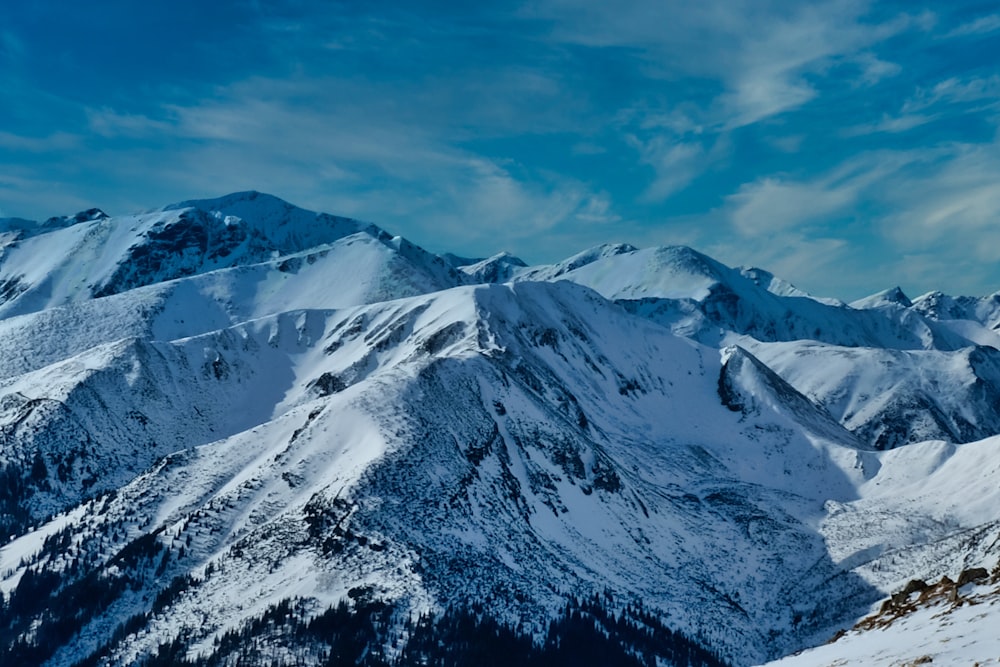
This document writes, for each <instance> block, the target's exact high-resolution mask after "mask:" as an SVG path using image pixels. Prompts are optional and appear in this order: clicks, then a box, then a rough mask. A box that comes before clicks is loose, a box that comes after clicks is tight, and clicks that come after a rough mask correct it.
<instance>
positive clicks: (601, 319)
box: [0, 193, 1000, 665]
mask: <svg viewBox="0 0 1000 667" xmlns="http://www.w3.org/2000/svg"><path fill="white" fill-rule="evenodd" d="M66 224H67V226H62V227H57V228H55V229H53V230H50V231H39V230H37V229H34V228H31V227H30V225H26V224H20V223H19V225H20V226H19V227H17V228H16V229H14V228H12V230H8V231H5V232H4V233H3V235H2V236H0V245H2V250H0V285H3V287H0V294H3V297H2V299H0V314H2V316H3V319H0V438H2V440H0V445H2V449H0V463H2V464H9V465H14V466H21V467H23V469H24V470H28V469H29V468H30V467H31V465H32V461H33V459H34V457H35V456H36V453H37V454H39V455H41V456H42V459H43V460H44V462H45V466H46V468H47V470H48V479H47V481H46V482H45V483H44V484H38V485H36V486H34V487H31V489H30V493H29V494H28V495H27V496H26V497H25V499H24V503H23V505H24V508H25V510H26V511H27V512H29V514H30V516H31V521H30V522H29V525H30V526H31V527H30V529H27V530H26V531H23V534H19V535H18V536H16V537H14V538H13V539H9V538H7V537H4V538H3V539H0V545H3V546H2V547H0V591H3V592H4V593H5V594H9V593H10V592H11V591H13V590H14V589H15V588H16V586H17V585H18V583H19V581H20V580H21V578H22V577H23V575H24V573H25V571H26V568H27V566H29V565H31V566H33V567H36V568H37V567H39V566H41V565H44V566H45V567H47V568H49V569H53V570H55V571H64V570H66V569H67V568H69V565H70V563H71V561H72V560H73V559H74V558H77V557H80V556H81V554H88V555H89V556H90V557H91V558H93V559H94V560H95V561H96V562H97V563H99V564H101V565H100V567H105V568H107V571H108V572H111V573H113V570H114V568H115V567H116V565H115V564H114V557H115V554H117V553H118V552H119V551H120V550H121V548H122V547H123V546H124V545H126V544H127V543H128V542H129V541H131V540H134V539H135V538H137V537H139V536H141V535H144V534H151V533H155V535H156V540H157V541H158V543H159V544H161V545H163V546H165V547H168V548H169V550H170V553H171V554H172V557H171V559H170V560H169V565H167V566H165V570H164V571H163V572H162V573H159V574H157V575H155V576H153V574H152V573H151V572H149V573H146V578H145V579H143V581H142V583H141V585H139V586H138V587H137V588H136V589H135V590H131V589H130V590H129V591H128V592H126V593H125V594H123V595H122V596H121V598H119V599H118V600H117V601H116V602H114V604H113V605H112V606H111V607H109V608H108V609H107V610H106V611H105V612H104V613H102V614H100V615H99V616H98V617H96V618H95V619H93V620H92V621H90V622H89V623H88V624H87V625H86V627H84V628H82V629H81V632H80V633H79V634H77V635H76V636H75V637H74V638H73V639H72V640H70V641H69V642H68V643H67V644H66V645H64V646H62V647H60V648H59V650H58V651H57V652H56V654H55V656H54V657H53V659H52V660H51V664H54V665H69V664H72V663H73V662H74V661H75V660H77V659H79V657H80V656H85V655H87V654H88V653H89V652H91V651H93V650H94V649H95V648H96V647H98V646H99V645H100V644H101V643H103V642H104V641H106V640H107V638H108V637H109V636H110V635H111V633H112V632H113V631H114V629H115V628H116V626H117V625H118V624H119V623H121V622H122V621H123V620H124V619H126V618H128V617H130V616H132V615H133V614H136V613H140V612H143V611H146V610H148V609H150V606H149V605H150V601H151V600H152V599H153V598H155V597H156V595H157V593H158V592H159V591H160V590H162V589H163V588H164V586H166V584H167V583H169V582H170V581H171V579H172V578H174V577H177V576H181V575H193V576H194V577H195V579H196V580H197V582H198V583H197V584H196V585H193V586H191V587H190V588H188V589H187V590H185V591H183V592H182V593H181V594H180V595H178V596H177V598H176V599H175V600H173V601H172V602H171V604H170V606H169V607H168V608H166V609H164V610H162V611H160V612H158V613H156V614H152V615H151V617H150V618H149V620H148V623H147V624H146V625H145V626H144V627H143V628H142V629H141V630H140V631H138V632H136V633H133V634H131V635H129V636H127V637H126V638H125V639H124V640H123V641H122V642H121V643H120V644H118V645H117V646H116V647H115V648H114V651H113V654H112V655H111V657H110V659H111V660H112V662H119V663H128V662H129V661H132V660H134V659H136V658H137V657H138V656H140V655H143V654H145V653H148V652H150V651H153V650H155V649H156V648H157V646H159V645H160V644H161V643H163V642H166V641H169V640H170V639H172V638H173V637H175V636H176V635H177V634H178V633H179V632H181V631H185V632H189V633H191V637H192V645H193V647H194V648H193V650H194V651H195V652H197V651H198V650H199V647H200V648H207V647H209V646H211V643H212V641H213V640H214V639H215V638H217V637H218V636H219V635H220V634H221V633H223V632H224V631H226V630H227V629H232V628H235V627H238V626H239V625H240V624H241V623H242V622H243V621H244V620H246V619H249V618H252V617H254V616H255V615H258V614H260V613H261V612H262V611H264V610H265V609H266V608H267V607H268V606H269V605H271V604H273V603H275V602H277V601H278V600H280V599H282V598H284V597H288V596H300V597H304V598H309V599H311V600H313V604H314V606H315V609H316V611H317V612H319V611H321V610H322V609H323V608H325V606H327V605H330V604H333V603H336V602H337V601H339V600H341V599H343V598H344V596H345V595H347V593H348V591H350V590H352V589H358V588H360V587H371V589H372V590H373V591H374V592H375V593H376V594H377V595H378V596H381V597H383V598H385V599H387V600H394V601H398V602H400V603H401V604H402V605H403V607H404V608H409V609H411V610H413V611H421V610H426V609H440V608H442V607H444V606H445V605H447V604H449V603H456V602H462V601H463V600H465V601H467V600H478V601H483V602H484V603H485V604H486V606H487V608H488V609H489V610H490V611H491V612H492V613H494V614H497V615H498V616H500V617H503V618H507V619H508V620H511V621H518V620H524V621H525V622H526V624H527V626H528V627H529V628H534V630H536V631H541V630H542V629H543V624H544V620H545V619H546V618H547V617H548V616H549V615H550V614H552V613H554V612H555V611H557V610H558V609H560V608H561V606H562V604H563V601H564V600H565V596H567V595H571V594H588V595H589V594H591V593H595V592H603V591H610V592H613V593H614V594H615V595H616V596H617V597H618V598H619V599H623V600H628V599H641V600H643V602H644V603H645V604H646V605H648V606H649V607H651V608H653V609H655V610H656V612H657V613H658V614H660V615H661V616H662V617H663V618H664V620H665V622H666V623H667V624H668V625H669V626H670V627H672V628H674V629H676V630H680V631H682V632H685V633H688V634H689V635H690V636H697V637H699V638H700V639H701V640H703V641H705V642H707V643H709V644H710V645H711V646H713V647H714V648H716V649H717V650H719V651H720V652H721V653H722V654H723V655H724V656H726V657H727V658H729V659H731V660H733V661H734V662H735V663H737V664H754V663H761V662H763V661H765V660H768V659H773V658H775V657H778V656H780V655H784V654H787V653H789V652H791V651H794V650H799V649H802V648H804V647H807V646H812V645H816V644H820V643H822V642H824V641H826V640H827V639H829V638H830V637H831V636H832V635H833V634H834V632H836V631H837V630H838V629H842V628H846V627H850V626H852V625H853V624H854V622H856V621H857V620H858V619H859V618H861V617H862V616H864V615H865V614H867V613H869V612H870V611H871V610H872V609H873V608H877V606H878V604H879V603H880V601H881V600H882V599H883V598H884V597H885V596H887V595H889V594H891V593H893V592H895V591H897V590H899V589H900V588H901V587H902V586H904V585H905V584H906V582H907V581H909V580H910V579H912V578H916V577H919V578H924V579H927V580H931V579H937V578H940V577H941V576H944V575H948V576H950V577H953V578H954V577H956V576H957V575H958V574H959V572H960V571H961V570H962V569H964V568H967V567H987V568H992V567H993V566H995V564H996V561H997V548H996V544H997V540H998V536H1000V523H998V522H1000V485H998V484H997V479H998V476H1000V469H998V466H1000V439H998V438H993V437H985V436H989V435H993V434H995V433H998V432H1000V411H998V410H997V408H996V406H997V405H1000V363H998V360H997V355H998V354H1000V353H997V351H996V350H995V349H994V348H992V347H986V346H984V344H989V343H990V342H991V341H992V340H994V337H995V334H994V333H993V329H992V327H993V326H994V325H995V323H996V322H995V320H996V319H997V312H998V309H997V308H995V307H994V305H993V304H994V302H993V300H992V299H989V298H986V299H980V300H969V299H965V300H962V299H953V298H951V297H944V296H943V295H933V294H932V295H925V297H921V298H919V299H916V300H914V301H912V302H910V301H909V300H908V299H906V298H905V295H901V294H897V293H896V292H894V291H892V290H889V291H887V292H885V293H882V294H879V295H875V296H874V297H871V298H870V299H867V300H863V301H861V302H856V303H855V304H852V306H847V305H845V304H842V303H840V302H838V301H835V300H831V299H817V298H814V297H812V296H810V295H806V294H804V293H802V292H801V291H799V290H797V289H795V288H794V287H793V286H791V285H789V284H787V283H785V282H783V281H781V280H780V279H778V278H775V277H774V276H772V275H770V274H768V273H767V272H766V271H762V270H760V269H743V270H738V269H731V268H728V267H725V266H723V265H721V264H719V263H718V262H715V261H714V260H712V259H711V258H708V257H706V256H704V255H701V254H699V253H697V252H695V251H692V250H690V249H687V248H656V249H646V250H638V249H635V248H633V247H631V246H627V245H615V246H602V247H599V248H595V249H593V250H590V251H586V252H584V253H580V254H578V255H576V256H574V257H571V258H570V259H568V260H566V261H565V262H562V263H559V264H556V265H552V266H543V267H526V266H524V265H523V262H520V260H517V258H512V257H510V256H508V255H503V254H501V255H497V256H495V257H492V258H489V259H484V260H475V261H471V260H470V262H469V263H467V264H464V265H463V264H462V263H461V262H459V261H457V258H453V257H450V256H449V257H448V258H442V257H438V256H436V255H433V254H431V253H428V252H426V251H424V250H422V249H420V248H417V247H416V246H413V245H412V244H409V243H408V242H406V241H405V240H404V239H401V238H399V237H392V236H390V235H389V234H387V233H385V232H383V231H381V230H379V229H378V228H376V227H374V226H372V225H366V224H363V223H358V222H356V221H351V220H347V219H344V218H334V217H333V216H318V215H316V214H313V213H309V212H306V211H302V210H300V209H295V208H294V207H290V206H289V205H287V204H285V203H284V202H281V201H280V200H276V199H274V198H271V197H268V196H267V195H260V194H257V193H240V194H236V195H231V196H229V197H225V198H221V199H219V200H206V201H199V202H187V203H184V204H180V205H177V206H173V207H167V208H165V209H162V210H159V211H154V212H152V213H148V214H141V215H137V216H129V217H123V218H111V219H107V218H103V217H102V218H99V219H95V220H84V221H82V222H78V223H76V224H69V222H68V221H67V223H66ZM22 227H24V228H26V229H28V228H30V229H34V231H31V232H30V233H29V232H26V231H23V230H21V228H22ZM19 230H21V231H19ZM33 258H34V259H33ZM39 258H43V259H39ZM137 267H139V268H142V270H138V269H137ZM496 281H503V282H499V283H498V282H496ZM507 281H512V282H507ZM487 283H489V284H487ZM95 297H99V298H95ZM907 304H908V305H907ZM945 440H947V442H946V441H945ZM955 442H958V443H964V444H953V443H955ZM884 447H894V448H892V449H889V450H888V451H881V449H882V448H884ZM110 489H115V490H116V493H114V494H113V495H111V496H105V495H102V494H101V492H103V491H105V490H110ZM93 498H96V499H93ZM49 517H51V518H49ZM67 530H68V531H69V533H70V535H71V539H70V545H71V546H70V548H69V549H68V550H67V551H66V552H65V553H56V554H51V553H50V554H46V555H45V556H43V557H42V558H41V559H38V558H37V556H36V554H38V552H39V550H40V548H41V547H42V544H43V543H44V540H45V538H46V537H47V536H53V535H56V534H57V533H59V532H60V531H67ZM182 547H183V555H182V552H181V548H182ZM994 600H995V596H994V597H991V598H988V599H987V598H986V597H984V598H983V601H982V602H981V604H979V605H976V606H968V607H961V608H958V609H956V610H955V611H954V612H951V614H949V615H946V616H940V614H939V612H940V610H937V611H935V610H931V609H928V610H920V611H918V612H916V613H914V614H913V615H912V616H911V617H907V618H906V619H900V620H899V621H897V625H893V626H892V627H890V628H889V629H887V630H872V631H867V632H859V633H849V634H848V635H847V636H845V637H843V638H842V639H841V640H840V641H838V642H837V643H836V644H833V645H831V646H830V647H827V648H820V649H816V652H815V653H806V654H803V655H802V656H800V657H797V658H789V659H788V660H790V661H793V662H790V663H789V664H855V663H852V662H847V663H840V662H837V660H848V661H851V660H856V661H857V662H856V664H883V663H878V662H876V661H875V660H876V658H877V659H878V660H882V659H883V658H882V657H878V656H880V655H884V660H885V661H886V662H884V664H897V663H896V662H892V661H893V660H896V661H897V662H898V661H902V660H909V659H911V656H910V653H909V652H907V651H909V649H910V648H913V650H914V651H916V653H914V654H913V656H912V657H920V656H921V655H925V654H927V655H931V654H933V655H935V656H941V657H940V658H939V657H935V658H934V659H935V663H944V664H947V660H951V659H953V658H952V657H948V656H953V657H954V659H955V660H957V659H959V658H960V657H962V658H964V656H967V655H968V656H972V655H975V656H976V658H975V659H978V660H980V661H981V664H986V663H982V660H984V659H985V658H986V657H989V656H990V655H992V656H993V657H994V658H996V657H1000V652H997V651H995V650H994V644H991V643H990V642H994V641H995V639H993V637H995V634H990V633H989V632H987V631H986V630H985V628H988V627H991V625H990V624H991V623H994V624H995V621H996V614H995V612H994V611H993V610H994V607H995V602H994ZM977 613H978V615H977ZM952 619H954V620H952ZM965 627H969V628H974V627H975V628H982V630H981V631H978V632H972V631H971V630H970V631H969V632H967V633H965V636H964V637H959V635H958V634H956V633H958V632H959V630H958V629H962V628H965ZM992 627H997V626H995V625H993V626H992ZM953 628H955V630H954V632H952V629H953ZM963 632H964V630H963ZM918 636H919V637H918ZM935 637H937V638H939V639H943V638H946V637H950V638H951V639H950V640H949V641H948V642H944V643H945V644H948V646H947V647H945V648H940V647H939V649H938V652H937V653H935V652H934V651H932V648H933V647H931V646H930V645H929V644H928V642H933V641H934V639H933V638H935ZM978 637H982V639H981V641H980V640H979V639H977V638H978ZM918 639H919V641H917V640H918ZM921 642H923V643H921ZM976 642H978V643H976ZM966 644H970V645H971V646H966ZM925 645H927V646H926V648H924V646H925ZM893 647H896V648H897V649H899V651H901V652H898V653H891V652H886V653H880V652H882V651H889V650H890V649H893ZM901 647H907V648H906V651H903V649H902V648H901ZM960 648H961V650H963V651H964V650H967V651H972V652H968V653H947V652H946V649H947V651H959V650H960ZM893 650H895V649H893ZM836 651H841V652H840V653H837V652H836ZM918 654H919V655H918ZM810 655H815V656H818V657H816V659H815V660H814V661H812V662H809V661H808V660H809V658H808V656H810ZM827 655H829V656H830V657H829V659H828V658H827V657H826V656H827ZM866 655H867V656H870V657H871V658H872V660H873V661H872V662H866V661H865V660H863V659H862V658H861V656H866ZM795 660H799V661H805V662H794V661H795ZM823 661H827V662H823ZM782 664H784V663H782Z"/></svg>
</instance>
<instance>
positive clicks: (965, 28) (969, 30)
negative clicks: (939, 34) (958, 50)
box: [945, 14, 1000, 38]
mask: <svg viewBox="0 0 1000 667" xmlns="http://www.w3.org/2000/svg"><path fill="white" fill-rule="evenodd" d="M997 30H1000V14H989V15H987V16H980V17H979V18H977V19H975V20H973V21H969V22H968V23H963V24H962V25H960V26H957V27H955V28H953V29H952V30H950V31H948V33H946V34H945V37H946V38H949V37H968V36H970V35H986V34H989V33H991V32H995V31H997Z"/></svg>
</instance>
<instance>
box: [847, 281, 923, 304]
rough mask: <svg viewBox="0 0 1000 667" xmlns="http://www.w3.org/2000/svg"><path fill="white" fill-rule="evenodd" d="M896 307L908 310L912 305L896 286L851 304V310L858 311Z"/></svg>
mask: <svg viewBox="0 0 1000 667" xmlns="http://www.w3.org/2000/svg"><path fill="white" fill-rule="evenodd" d="M888 305H897V306H902V307H903V308H909V307H911V306H912V305H913V302H912V301H910V298H909V297H908V296H906V294H905V293H904V292H903V290H902V288H900V287H899V286H898V285H897V286H896V287H890V288H889V289H887V290H882V291H881V292H877V293H875V294H872V295H871V296H866V297H864V298H863V299H858V300H857V301H854V302H852V303H851V308H855V309H858V310H863V309H867V308H879V307H882V306H888Z"/></svg>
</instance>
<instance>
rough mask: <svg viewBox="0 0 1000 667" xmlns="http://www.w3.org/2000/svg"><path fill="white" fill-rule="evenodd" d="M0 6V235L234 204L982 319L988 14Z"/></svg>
mask: <svg viewBox="0 0 1000 667" xmlns="http://www.w3.org/2000/svg"><path fill="white" fill-rule="evenodd" d="M4 4H5V5H6V6H5V7H4V8H3V12H2V15H0V95H2V98H0V216H20V217H27V218H32V219H42V218H46V217H48V216H51V215H56V214H67V213H72V212H75V211H77V210H80V209H82V208H84V207H89V206H99V207H101V208H103V209H104V210H106V211H108V212H109V213H111V214H115V213H131V212H136V211H139V210H143V209H148V208H152V207H157V206H161V205H165V204H168V203H171V202H175V201H180V200H184V199H191V198H196V197H210V196H217V195H221V194H225V193H228V192H232V191H236V190H247V189H255V190H261V191H265V192H270V193H272V194H275V195H278V196H280V197H283V198H284V199H287V200H289V201H291V202H292V203H295V204H298V205H300V206H304V207H306V208H311V209H314V210H323V211H327V212H331V213H337V214H341V215H349V216H353V217H360V218H362V219H365V220H370V221H373V222H376V223H378V224H380V225H381V226H383V227H385V228H386V229H388V230H390V231H392V232H393V233H399V234H402V235H404V236H407V237H408V238H410V239H412V240H413V241H415V242H417V243H419V244H421V245H423V246H425V247H427V248H428V249H430V250H434V251H437V252H444V251H451V252H456V253H459V254H463V253H464V254H467V255H489V254H492V253H494V252H496V251H499V250H509V251H511V252H514V253H515V254H517V255H520V256H522V257H523V258H524V259H525V260H527V261H529V262H531V263H538V262H547V261H555V260H558V259H561V258H563V257H565V256H568V255H570V254H573V253H575V252H577V251H579V250H582V249H584V248H586V247H589V246H592V245H596V244H598V243H603V242H615V241H626V242H630V243H633V244H636V245H640V246H648V245H661V244H686V245H691V246H693V247H695V248H697V249H699V250H701V251H703V252H706V253H708V254H710V255H712V256H714V257H716V258H717V259H719V260H721V261H723V262H725V263H727V264H730V265H738V264H750V265H756V266H762V267H764V268H766V269H768V270H771V271H773V272H774V273H776V274H778V275H780V276H782V277H784V278H786V279H788V280H791V281H792V282H794V283H796V284H797V285H799V286H800V287H802V288H804V289H807V290H809V291H811V292H814V293H816V294H820V295H824V296H837V297H841V298H845V299H851V298H855V297H859V296H862V295H864V294H867V293H871V292H874V291H877V290H879V289H883V288H886V287H890V286H892V285H895V284H899V285H901V286H902V287H903V289H904V290H905V291H907V292H908V293H909V294H910V296H911V297H912V296H916V295H918V294H920V293H922V292H925V291H928V290H931V289H942V290H944V291H946V292H950V293H960V294H988V293H992V292H995V291H997V290H1000V261H998V260H1000V224H998V223H1000V215H998V212H1000V134H998V127H1000V57H998V54H1000V4H998V3H996V2H957V3H955V2H950V3H945V2H939V3H932V2H928V3H920V2H877V3H876V2H864V1H862V0H826V1H823V2H816V3H811V2H790V1H784V2H767V1H764V0H759V1H743V0H702V1H700V2H697V3H688V2H668V1H666V0H633V1H631V2H625V1H623V2H619V3H610V2H606V1H602V0H574V1H570V0H529V1H526V2H523V3H517V2H502V3H501V2H492V1H491V0H485V1H483V2H479V3H469V4H470V6H469V7H467V8H461V9H457V8H456V7H457V5H458V4H459V3H454V2H443V1H437V0H435V1H424V2H418V1H416V0H410V1H408V2H393V1H392V0H386V1H385V2H381V3H361V2H346V3H337V2H319V1H315V0H286V1H281V2H265V1H263V0H257V1H236V0H216V1H215V2H212V3H206V2H203V1H201V0H198V1H197V2H195V1H192V0H175V1H173V2H170V3H164V2H158V1H155V0H151V1H150V2H147V3H135V2H131V1H128V0H94V1H93V2H87V3H79V2H72V3H71V2H46V1H44V0H34V1H33V2H30V3H29V2H6V3H4ZM473 5H474V6H473Z"/></svg>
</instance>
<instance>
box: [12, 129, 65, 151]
mask: <svg viewBox="0 0 1000 667" xmlns="http://www.w3.org/2000/svg"><path fill="white" fill-rule="evenodd" d="M78 145H80V137H79V136H78V135H75V134H70V133H68V132H55V133H53V134H50V135H48V136H44V137H24V136H20V135H17V134H13V133H11V132H4V131H2V130H0V149H6V150H10V151H26V152H29V153H47V152H52V151H63V150H67V149H70V148H74V147H76V146H78Z"/></svg>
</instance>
